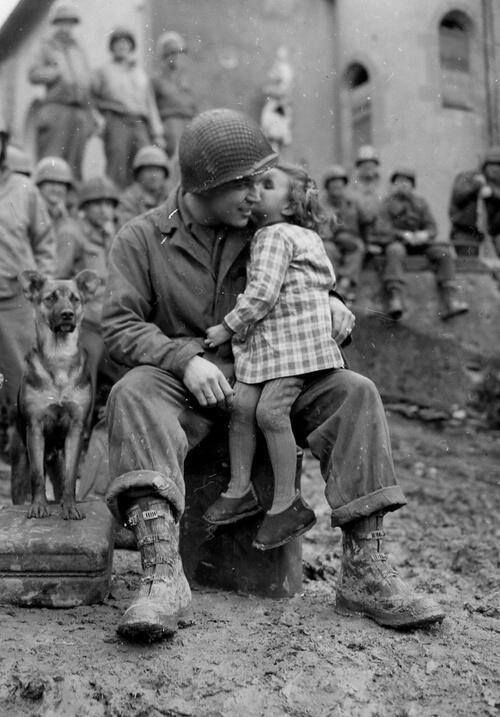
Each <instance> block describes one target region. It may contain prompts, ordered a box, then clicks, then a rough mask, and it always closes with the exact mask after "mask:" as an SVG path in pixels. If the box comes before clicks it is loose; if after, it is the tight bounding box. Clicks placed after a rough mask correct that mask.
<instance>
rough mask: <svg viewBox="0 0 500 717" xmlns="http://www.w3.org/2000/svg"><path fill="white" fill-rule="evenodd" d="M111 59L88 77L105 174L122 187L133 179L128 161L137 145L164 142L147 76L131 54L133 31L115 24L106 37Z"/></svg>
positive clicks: (138, 147)
mask: <svg viewBox="0 0 500 717" xmlns="http://www.w3.org/2000/svg"><path fill="white" fill-rule="evenodd" d="M109 49H110V52H111V55H112V57H111V60H110V61H109V62H108V63H106V64H105V65H103V66H102V67H101V68H99V69H98V70H97V71H96V72H95V74H94V77H93V80H92V93H93V97H94V99H95V102H96V105H97V107H98V109H99V110H100V111H101V112H102V114H103V115H104V120H105V126H104V134H103V141H104V152H105V154H106V162H107V170H106V171H107V174H108V176H109V177H111V179H112V180H113V181H114V182H115V184H116V185H117V186H118V187H119V188H121V189H124V188H125V187H128V185H129V184H131V183H132V181H133V178H134V177H133V169H132V161H133V159H134V157H135V155H136V154H137V152H138V150H139V149H140V148H141V147H144V146H146V145H148V144H156V145H158V146H160V147H163V145H164V139H163V128H162V124H161V120H160V116H159V114H158V109H157V107H156V103H155V100H154V96H153V91H152V88H151V84H150V81H149V78H148V76H147V75H146V73H145V72H144V70H143V69H142V68H141V67H139V65H138V63H137V60H136V59H135V58H134V57H133V53H134V51H135V49H136V40H135V36H134V34H133V33H132V32H131V31H130V30H128V29H127V28H116V29H115V30H113V32H112V33H111V35H110V38H109Z"/></svg>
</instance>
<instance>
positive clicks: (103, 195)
mask: <svg viewBox="0 0 500 717" xmlns="http://www.w3.org/2000/svg"><path fill="white" fill-rule="evenodd" d="M101 199H107V200H108V201H110V202H113V204H114V205H115V206H116V205H117V204H118V190H117V189H116V187H115V185H114V184H113V182H112V181H111V179H109V178H108V177H91V178H90V179H87V181H86V182H83V184H82V185H81V187H80V192H79V195H78V206H79V208H81V207H83V206H85V204H88V203H89V202H98V201H100V200H101Z"/></svg>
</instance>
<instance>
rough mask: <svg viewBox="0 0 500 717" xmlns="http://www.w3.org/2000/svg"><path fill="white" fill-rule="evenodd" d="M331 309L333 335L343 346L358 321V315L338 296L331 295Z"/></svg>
mask: <svg viewBox="0 0 500 717" xmlns="http://www.w3.org/2000/svg"><path fill="white" fill-rule="evenodd" d="M330 311H331V313H332V336H333V338H334V339H335V341H336V342H337V344H338V345H339V346H341V345H342V344H343V343H344V341H345V340H346V338H347V337H348V336H350V334H351V332H352V330H353V328H354V324H355V323H356V317H355V316H354V314H353V313H352V311H351V310H350V309H348V308H347V306H346V305H345V304H343V303H342V302H341V301H340V299H337V297H336V296H330Z"/></svg>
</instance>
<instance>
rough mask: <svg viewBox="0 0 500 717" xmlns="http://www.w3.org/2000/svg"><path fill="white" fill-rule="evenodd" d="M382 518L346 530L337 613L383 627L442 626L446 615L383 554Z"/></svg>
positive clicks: (347, 527)
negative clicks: (413, 589) (412, 586)
mask: <svg viewBox="0 0 500 717" xmlns="http://www.w3.org/2000/svg"><path fill="white" fill-rule="evenodd" d="M381 528H382V515H380V514H378V515H377V514H375V515H372V516H369V517H368V518H364V519H361V520H357V521H354V522H352V523H349V524H348V525H347V526H346V527H345V528H343V548H344V553H343V557H342V564H341V574H340V579H339V584H338V586H337V597H336V609H337V612H339V613H340V614H342V615H363V616H365V617H369V618H371V619H372V620H375V622H377V623H378V624H379V625H383V626H384V627H394V628H412V627H419V626H423V625H429V624H431V623H433V622H441V620H442V619H443V618H444V613H443V611H442V610H441V608H440V607H439V606H438V605H437V604H436V603H435V602H434V601H433V600H432V599H431V598H429V597H427V596H425V595H418V594H416V593H414V592H413V591H412V590H411V588H410V587H409V586H408V585H407V584H406V583H405V582H404V581H403V580H402V578H400V577H399V575H398V573H397V571H396V569H395V568H394V567H392V565H391V564H390V563H389V562H388V559H387V555H385V554H384V553H382V552H381V541H382V537H383V536H384V533H383V532H382V530H381Z"/></svg>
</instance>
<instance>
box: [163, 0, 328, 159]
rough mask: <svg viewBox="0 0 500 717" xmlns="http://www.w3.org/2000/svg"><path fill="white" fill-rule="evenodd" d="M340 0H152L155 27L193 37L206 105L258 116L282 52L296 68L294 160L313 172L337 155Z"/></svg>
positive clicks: (196, 82)
mask: <svg viewBox="0 0 500 717" xmlns="http://www.w3.org/2000/svg"><path fill="white" fill-rule="evenodd" d="M333 9H334V2H333V0H230V2H228V0H210V1H209V2H207V0H190V1H189V2H186V0H169V2H168V3H167V2H165V1H164V0H152V1H151V21H150V25H151V30H152V33H153V38H154V40H156V39H157V38H158V36H159V34H160V33H161V32H163V31H164V30H177V31H178V32H180V33H181V34H182V35H183V36H184V37H185V38H186V40H187V42H188V44H189V48H190V52H189V56H188V58H187V59H188V61H189V63H190V68H189V69H190V70H191V76H192V78H193V86H194V87H195V89H196V93H197V96H198V97H199V102H200V109H207V108H210V107H224V106H225V107H231V108H234V109H241V110H243V111H245V112H248V113H250V114H252V115H253V116H254V117H255V118H256V119H257V118H258V117H259V113H260V109H261V106H262V100H263V96H262V85H263V84H264V83H265V81H266V75H267V72H268V71H269V69H270V67H271V65H272V63H273V60H274V57H275V53H276V50H277V49H278V47H280V46H285V47H286V48H287V49H288V53H289V58H290V61H291V64H292V66H293V68H294V71H295V87H294V92H293V98H292V101H293V112H294V121H293V147H292V148H291V150H290V153H289V158H293V159H295V160H298V161H304V162H306V163H307V164H308V165H309V166H310V168H311V169H312V171H313V172H318V171H320V170H322V169H323V167H324V165H325V158H326V159H327V160H328V159H330V160H331V158H333V154H334V142H335V133H334V122H335V118H334V115H333V102H334V80H333V66H334V56H335V55H334V43H333V41H332V38H333V23H334V13H333Z"/></svg>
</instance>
